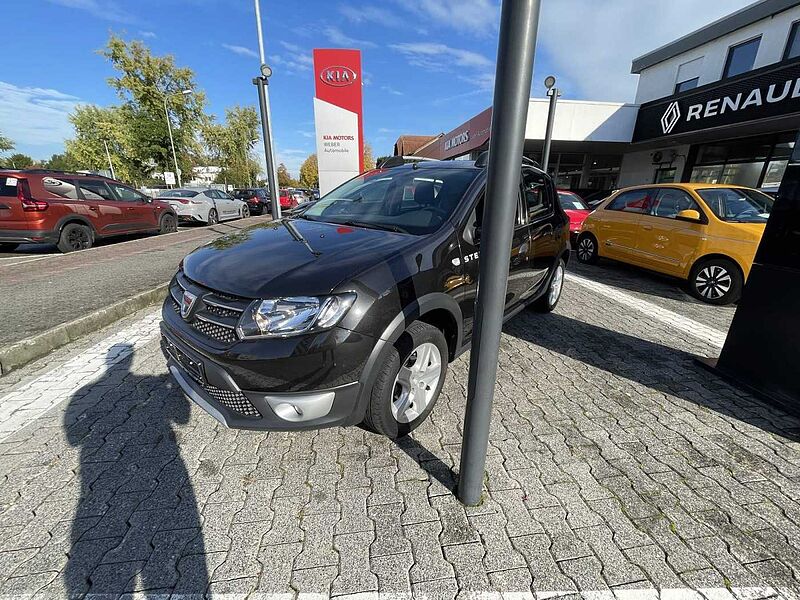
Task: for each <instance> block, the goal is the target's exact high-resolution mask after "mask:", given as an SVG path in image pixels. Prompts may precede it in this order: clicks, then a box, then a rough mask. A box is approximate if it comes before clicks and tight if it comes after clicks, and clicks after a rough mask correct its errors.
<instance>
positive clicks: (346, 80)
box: [319, 66, 358, 87]
mask: <svg viewBox="0 0 800 600" xmlns="http://www.w3.org/2000/svg"><path fill="white" fill-rule="evenodd" d="M319 78H320V79H321V80H322V83H325V84H327V85H331V86H333V87H344V86H346V85H351V84H353V83H355V82H356V79H358V74H357V73H356V72H355V71H354V70H353V69H351V68H350V67H342V66H335V67H327V68H325V69H322V71H321V72H320V74H319Z"/></svg>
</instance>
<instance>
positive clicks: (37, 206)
mask: <svg viewBox="0 0 800 600" xmlns="http://www.w3.org/2000/svg"><path fill="white" fill-rule="evenodd" d="M17 200H19V201H20V203H21V204H22V210H24V211H25V212H41V211H43V210H47V207H48V206H49V205H48V204H47V202H45V201H44V200H34V199H33V198H32V197H31V188H30V185H29V184H28V182H27V180H25V179H20V180H19V182H18V183H17Z"/></svg>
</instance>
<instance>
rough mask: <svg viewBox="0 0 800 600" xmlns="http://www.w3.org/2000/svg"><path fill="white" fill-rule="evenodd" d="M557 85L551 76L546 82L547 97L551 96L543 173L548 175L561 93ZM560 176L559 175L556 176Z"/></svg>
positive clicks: (543, 153)
mask: <svg viewBox="0 0 800 600" xmlns="http://www.w3.org/2000/svg"><path fill="white" fill-rule="evenodd" d="M555 85H556V78H555V77H553V76H552V75H549V76H548V77H547V78H546V79H545V80H544V86H545V87H546V88H547V95H548V96H550V108H549V109H548V111H547V130H546V131H545V135H544V149H543V150H542V171H544V172H545V173H547V167H548V166H550V144H551V143H552V142H553V123H554V122H555V120H556V104H557V103H558V97H559V96H560V95H561V91H560V90H559V89H558V88H557V87H554V86H555ZM556 175H558V174H556Z"/></svg>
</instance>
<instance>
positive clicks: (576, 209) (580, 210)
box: [558, 190, 592, 247]
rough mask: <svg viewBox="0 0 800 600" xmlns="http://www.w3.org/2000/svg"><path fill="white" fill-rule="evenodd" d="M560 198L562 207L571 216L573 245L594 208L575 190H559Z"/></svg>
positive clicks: (571, 239)
mask: <svg viewBox="0 0 800 600" xmlns="http://www.w3.org/2000/svg"><path fill="white" fill-rule="evenodd" d="M558 200H559V202H561V208H563V209H564V212H565V213H567V216H568V217H569V239H570V243H571V244H572V246H573V247H574V246H575V241H576V240H577V239H578V234H579V233H580V232H581V227H582V226H583V222H584V221H585V220H586V217H588V216H589V213H590V212H592V210H591V209H590V208H589V205H587V204H586V202H584V201H583V198H581V197H580V196H578V194H576V193H575V192H570V191H568V190H558Z"/></svg>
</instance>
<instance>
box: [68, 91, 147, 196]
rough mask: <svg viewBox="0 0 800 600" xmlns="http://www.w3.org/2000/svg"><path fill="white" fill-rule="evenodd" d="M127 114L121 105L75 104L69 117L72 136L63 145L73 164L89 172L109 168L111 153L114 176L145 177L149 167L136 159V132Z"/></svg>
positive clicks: (140, 178) (136, 178)
mask: <svg viewBox="0 0 800 600" xmlns="http://www.w3.org/2000/svg"><path fill="white" fill-rule="evenodd" d="M127 115H128V112H127V111H126V110H125V108H124V107H116V106H112V107H108V108H101V107H99V106H92V105H83V106H78V107H77V108H76V109H75V111H74V112H73V113H72V114H71V115H70V116H69V120H70V121H71V122H72V125H73V126H74V127H75V137H74V138H73V139H71V140H67V142H66V144H65V147H66V155H67V156H69V157H70V161H71V163H72V165H73V166H76V167H78V168H81V169H88V170H92V171H95V170H97V171H99V170H109V165H108V156H109V155H110V156H111V163H112V164H113V165H114V175H116V177H117V179H121V180H123V181H130V182H140V181H143V180H145V179H148V177H149V171H151V170H152V166H151V164H150V163H148V162H146V161H144V160H142V159H141V158H137V154H136V150H135V148H134V146H135V144H136V141H135V135H134V134H133V133H132V132H131V130H130V129H129V125H130V123H129V122H128V121H127V120H126V118H127ZM106 146H108V154H106Z"/></svg>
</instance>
